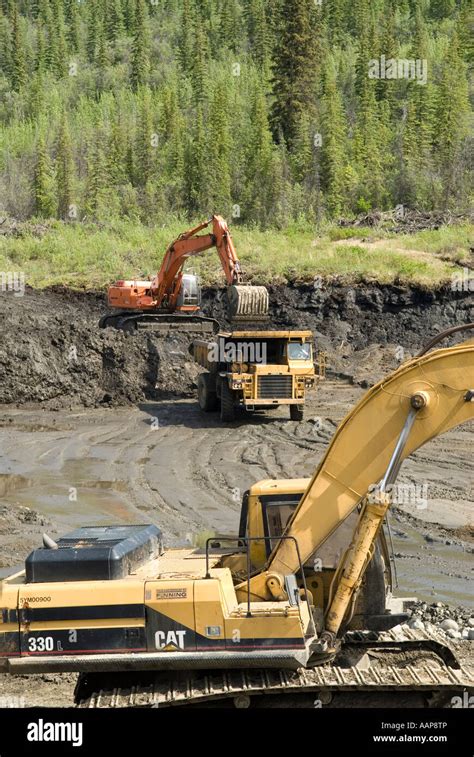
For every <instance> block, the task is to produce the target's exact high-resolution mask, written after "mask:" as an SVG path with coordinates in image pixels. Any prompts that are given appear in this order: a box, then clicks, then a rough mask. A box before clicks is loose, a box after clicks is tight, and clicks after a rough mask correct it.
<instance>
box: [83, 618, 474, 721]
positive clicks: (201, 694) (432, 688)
mask: <svg viewBox="0 0 474 757" xmlns="http://www.w3.org/2000/svg"><path fill="white" fill-rule="evenodd" d="M372 636H373V634H367V633H358V632H355V633H354V632H353V633H349V634H347V635H346V637H345V639H344V644H343V646H342V649H343V652H344V654H349V655H350V654H354V653H355V657H357V656H358V657H359V659H358V662H357V663H356V664H354V665H350V664H347V663H342V664H341V663H338V664H335V663H332V664H331V663H329V662H324V663H323V664H320V665H316V666H315V667H313V668H299V669H298V670H282V669H268V668H267V669H258V668H257V669H238V670H226V671H216V670H206V671H194V672H192V671H191V672H185V673H182V674H181V675H178V674H176V673H175V674H174V675H173V674H172V675H171V676H170V674H153V673H148V674H145V673H142V674H140V673H135V674H133V675H127V674H121V673H114V674H111V675H107V674H98V673H95V674H92V675H90V674H84V675H82V676H81V677H80V678H79V681H78V685H77V687H76V692H75V700H76V704H77V706H78V707H80V708H101V709H103V708H115V707H145V708H146V707H171V706H193V705H206V704H207V705H209V704H212V703H214V702H215V703H216V705H219V704H220V705H222V704H225V700H230V701H229V702H228V703H229V704H232V703H233V704H234V705H235V706H237V707H248V706H250V705H251V702H252V701H255V700H254V699H253V698H254V697H262V696H265V695H280V697H281V696H282V695H283V696H284V697H285V698H287V699H288V700H291V699H292V698H294V697H295V696H300V695H311V696H314V700H315V701H316V700H318V701H320V702H321V703H322V704H323V705H329V704H330V703H331V701H332V699H333V697H334V696H335V695H337V694H339V693H343V692H345V693H349V694H350V693H351V692H352V693H365V694H372V695H375V696H376V697H377V696H380V697H383V696H384V695H386V694H388V695H390V694H391V693H394V692H401V693H403V692H404V693H405V694H407V693H410V692H416V693H417V694H420V695H423V698H424V701H425V702H426V704H427V706H429V705H430V704H434V705H436V706H439V705H440V704H442V703H443V704H447V703H448V702H449V698H450V697H452V696H455V695H459V694H460V693H462V692H464V691H468V692H469V691H471V690H474V663H473V664H471V663H468V664H464V665H463V664H459V663H458V662H457V660H456V655H455V652H454V650H453V648H451V647H450V646H449V645H447V644H446V642H444V643H443V641H441V640H440V639H439V638H438V637H437V636H429V635H428V634H425V633H422V632H413V631H409V632H405V633H404V634H403V637H402V636H401V635H400V633H398V631H397V630H396V631H395V632H394V631H389V632H384V633H381V634H378V639H377V641H374V640H373V639H372V638H371V637H372ZM397 651H398V652H400V653H401V655H402V656H403V658H404V659H403V661H402V662H401V661H398V662H397V663H396V664H390V663H389V662H388V663H385V662H384V660H383V658H384V656H386V657H387V658H389V657H390V655H392V656H393V655H396V652H397ZM371 656H373V658H374V659H375V660H376V661H377V663H376V664H372V665H370V664H369V665H367V664H366V663H367V658H368V657H369V658H370V657H371ZM337 659H338V658H336V660H337ZM364 661H365V662H364ZM269 704H270V705H271V702H269Z"/></svg>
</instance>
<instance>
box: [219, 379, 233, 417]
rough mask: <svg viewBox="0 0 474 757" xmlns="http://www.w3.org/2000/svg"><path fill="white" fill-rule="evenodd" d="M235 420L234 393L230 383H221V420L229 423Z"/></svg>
mask: <svg viewBox="0 0 474 757" xmlns="http://www.w3.org/2000/svg"><path fill="white" fill-rule="evenodd" d="M233 420H235V405H234V393H233V392H232V389H229V386H228V384H226V383H224V382H222V384H221V421H224V422H225V423H228V422H229V421H233Z"/></svg>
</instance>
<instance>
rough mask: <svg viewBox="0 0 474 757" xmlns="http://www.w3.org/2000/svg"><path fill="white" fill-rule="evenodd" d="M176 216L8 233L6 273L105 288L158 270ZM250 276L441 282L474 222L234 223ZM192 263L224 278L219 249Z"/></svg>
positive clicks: (3, 242)
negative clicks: (383, 226)
mask: <svg viewBox="0 0 474 757" xmlns="http://www.w3.org/2000/svg"><path fill="white" fill-rule="evenodd" d="M189 225H190V224H187V223H186V222H184V223H183V222H182V221H178V220H176V221H173V222H171V223H170V224H169V225H166V227H159V228H157V227H153V228H150V227H147V226H143V225H141V224H138V223H134V222H130V221H114V222H111V223H110V224H107V225H104V224H102V225H100V226H97V225H81V224H77V225H67V224H63V223H61V222H52V223H51V224H48V225H47V226H38V225H35V224H34V223H33V222H32V223H30V224H25V225H24V226H23V227H21V226H20V227H18V229H17V230H16V232H15V234H6V235H4V236H0V271H4V272H7V271H22V272H24V274H25V278H26V281H27V283H28V284H30V285H31V286H35V287H45V286H49V285H52V284H64V285H68V286H73V287H80V288H82V287H87V288H102V287H105V286H106V285H107V284H108V283H110V282H111V281H113V280H114V279H116V278H121V277H123V278H130V277H141V276H148V275H149V274H152V273H154V272H155V271H156V270H157V268H158V266H159V264H160V261H161V258H162V255H163V252H164V250H165V249H166V247H167V245H168V244H169V243H170V242H171V241H172V240H173V239H174V238H175V237H176V236H177V235H178V234H179V233H180V232H182V231H183V230H184V229H186V227H187V226H189ZM232 234H233V237H234V242H235V246H236V249H237V252H238V255H239V257H240V260H241V262H242V265H243V267H244V269H245V271H246V273H247V275H248V277H249V278H250V279H251V280H253V281H255V282H256V283H257V282H260V283H269V282H275V283H284V282H286V281H288V280H311V279H313V277H315V276H318V275H319V276H322V277H334V276H342V277H344V278H345V279H348V280H352V281H361V280H363V281H378V282H380V283H389V282H394V281H399V282H403V283H418V284H422V285H436V284H440V283H442V282H444V281H449V280H450V279H451V277H452V275H453V274H454V273H456V271H459V269H460V268H462V267H463V264H464V263H465V261H467V260H468V258H469V254H470V252H469V249H470V246H472V244H473V242H472V239H473V237H474V227H473V226H472V225H469V224H464V225H458V226H445V227H441V228H440V229H437V230H434V231H431V230H430V231H422V232H419V233H417V234H402V235H400V234H397V235H394V234H391V233H390V232H388V231H383V230H377V229H368V228H367V229H364V228H355V229H354V228H338V227H335V226H334V227H327V228H325V229H324V230H322V231H321V230H319V231H318V232H316V231H315V230H314V229H311V228H309V227H307V226H301V227H298V226H294V227H290V228H287V229H285V230H284V231H258V230H256V229H249V228H244V227H241V226H240V227H239V226H234V227H233V228H232ZM188 267H192V268H193V269H194V270H195V271H197V272H198V273H199V274H200V275H201V276H202V279H203V282H204V283H206V284H215V283H222V282H223V277H222V272H221V269H220V265H219V260H218V257H217V255H216V254H215V252H214V253H213V252H212V251H209V252H208V253H206V254H204V255H201V256H199V257H196V258H194V259H191V260H190V261H189V262H188Z"/></svg>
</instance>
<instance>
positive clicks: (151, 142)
mask: <svg viewBox="0 0 474 757" xmlns="http://www.w3.org/2000/svg"><path fill="white" fill-rule="evenodd" d="M155 142H156V132H155V129H154V127H153V117H152V112H151V92H150V90H149V89H148V88H144V89H143V90H142V91H141V92H140V113H139V119H138V126H137V135H136V142H135V161H134V164H135V171H136V182H137V184H138V185H140V186H142V187H144V186H145V185H146V184H147V182H149V181H151V179H152V178H153V174H154V169H155V160H156V150H157V145H156V144H155Z"/></svg>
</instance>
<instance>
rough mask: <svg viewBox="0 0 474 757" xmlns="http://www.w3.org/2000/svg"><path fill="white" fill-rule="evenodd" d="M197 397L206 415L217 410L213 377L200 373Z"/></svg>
mask: <svg viewBox="0 0 474 757" xmlns="http://www.w3.org/2000/svg"><path fill="white" fill-rule="evenodd" d="M197 395H198V402H199V407H200V408H201V410H204V412H205V413H210V412H212V410H216V409H217V394H216V392H215V391H213V388H212V381H211V377H210V375H209V374H208V373H200V374H199V376H198V380H197Z"/></svg>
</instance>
